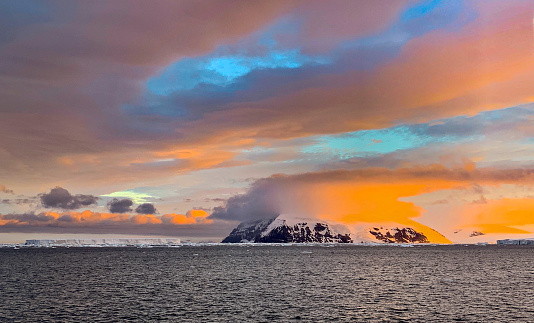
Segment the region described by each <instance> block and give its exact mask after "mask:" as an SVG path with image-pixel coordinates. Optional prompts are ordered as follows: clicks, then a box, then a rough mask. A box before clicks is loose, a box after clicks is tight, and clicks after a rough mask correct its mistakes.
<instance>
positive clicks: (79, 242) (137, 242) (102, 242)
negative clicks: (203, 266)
mask: <svg viewBox="0 0 534 323" xmlns="http://www.w3.org/2000/svg"><path fill="white" fill-rule="evenodd" d="M177 244H180V239H178V238H154V239H150V238H144V239H137V238H131V239H52V240H26V243H25V244H24V245H26V246H37V247H50V246H72V247H90V246H110V247H111V246H172V245H177Z"/></svg>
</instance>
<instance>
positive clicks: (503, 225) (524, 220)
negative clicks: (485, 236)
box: [461, 198, 534, 233]
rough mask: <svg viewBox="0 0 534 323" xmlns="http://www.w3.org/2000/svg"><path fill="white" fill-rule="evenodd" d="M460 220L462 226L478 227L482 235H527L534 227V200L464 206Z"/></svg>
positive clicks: (523, 199) (509, 200)
mask: <svg viewBox="0 0 534 323" xmlns="http://www.w3.org/2000/svg"><path fill="white" fill-rule="evenodd" d="M461 212H462V216H461V219H462V221H463V224H464V226H467V227H471V226H472V227H478V228H480V231H482V232H484V233H529V232H531V231H530V228H529V226H530V227H532V226H533V225H534V199H531V198H519V199H513V198H504V199H499V200H487V201H486V203H485V204H470V205H465V206H464V207H463V208H462V210H461Z"/></svg>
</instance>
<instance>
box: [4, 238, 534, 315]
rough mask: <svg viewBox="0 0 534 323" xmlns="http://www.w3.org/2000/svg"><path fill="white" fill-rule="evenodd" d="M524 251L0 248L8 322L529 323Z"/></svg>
mask: <svg viewBox="0 0 534 323" xmlns="http://www.w3.org/2000/svg"><path fill="white" fill-rule="evenodd" d="M533 265H534V247H531V246H487V247H483V246H467V247H466V246H416V247H413V248H400V247H386V246H384V247H362V246H341V245H340V246H336V247H320V246H251V247H244V246H184V247H181V248H147V249H139V248H56V249H44V248H43V249H37V248H35V249H33V248H27V249H25V248H22V249H19V250H13V249H7V248H4V249H0V321H5V322H45V321H50V322H56V321H57V322H111V321H144V322H154V321H168V322H273V321H274V322H297V321H300V322H360V321H361V322H367V321H369V322H389V321H392V322H399V321H401V322H402V321H405V322H408V321H410V322H423V321H431V322H453V321H463V322H483V321H491V322H495V321H499V322H534V268H533Z"/></svg>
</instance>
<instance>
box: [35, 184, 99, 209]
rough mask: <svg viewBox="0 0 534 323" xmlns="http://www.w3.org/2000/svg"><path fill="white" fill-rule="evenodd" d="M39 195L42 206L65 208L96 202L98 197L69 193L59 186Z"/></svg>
mask: <svg viewBox="0 0 534 323" xmlns="http://www.w3.org/2000/svg"><path fill="white" fill-rule="evenodd" d="M39 196H40V198H41V204H42V205H43V206H44V207H46V208H60V209H65V210H74V209H79V208H80V207H84V206H89V205H92V204H96V202H97V201H98V197H96V196H93V195H84V194H76V195H71V194H70V193H69V191H67V190H66V189H64V188H62V187H59V186H58V187H55V188H53V189H51V190H50V193H42V194H40V195H39Z"/></svg>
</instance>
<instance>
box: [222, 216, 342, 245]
mask: <svg viewBox="0 0 534 323" xmlns="http://www.w3.org/2000/svg"><path fill="white" fill-rule="evenodd" d="M275 220H276V218H273V219H269V220H260V221H254V222H247V223H241V224H239V225H238V226H237V228H235V229H234V230H232V232H231V233H230V235H229V236H228V237H226V238H225V239H224V240H223V241H222V242H223V243H238V242H263V243H289V242H293V243H310V242H317V243H352V242H353V241H352V239H351V237H350V234H339V233H335V232H333V231H332V230H331V229H330V228H329V227H328V225H327V224H325V223H315V224H311V223H310V224H308V223H306V222H303V223H297V224H295V225H292V226H290V225H287V224H286V222H285V220H276V221H278V222H279V223H276V224H275V226H274V227H273V226H271V227H270V228H269V226H270V225H271V224H272V223H273V222H274V221H275Z"/></svg>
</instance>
